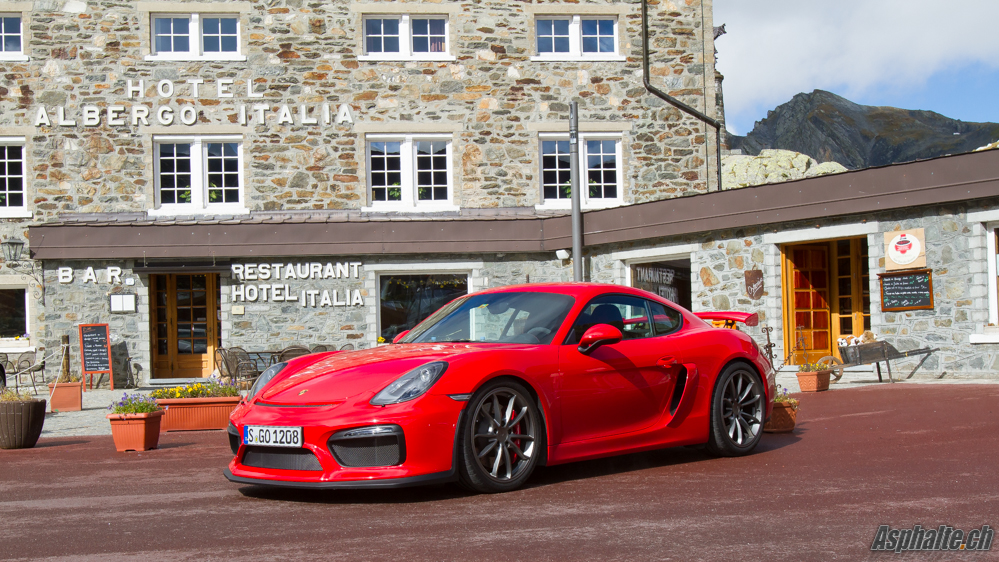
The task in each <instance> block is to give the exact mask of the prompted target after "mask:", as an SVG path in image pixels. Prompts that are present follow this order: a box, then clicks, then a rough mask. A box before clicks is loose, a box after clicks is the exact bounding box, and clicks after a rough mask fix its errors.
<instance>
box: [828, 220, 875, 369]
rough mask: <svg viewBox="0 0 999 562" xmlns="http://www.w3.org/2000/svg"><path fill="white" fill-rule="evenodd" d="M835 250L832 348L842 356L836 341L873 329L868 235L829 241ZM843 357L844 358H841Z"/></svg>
mask: <svg viewBox="0 0 999 562" xmlns="http://www.w3.org/2000/svg"><path fill="white" fill-rule="evenodd" d="M829 246H830V248H829V250H830V252H832V255H833V261H832V264H831V265H832V278H833V280H834V282H833V287H832V289H833V299H832V302H833V309H832V321H833V322H832V326H833V335H832V338H833V342H834V345H833V347H834V348H836V349H834V352H835V353H834V355H836V356H837V357H839V349H838V346H836V345H835V342H836V340H838V339H839V338H842V337H849V336H859V335H862V334H863V333H864V330H870V329H871V287H870V271H869V265H868V261H867V257H868V247H867V239H866V238H851V239H847V240H836V241H834V242H830V243H829ZM840 359H842V357H840Z"/></svg>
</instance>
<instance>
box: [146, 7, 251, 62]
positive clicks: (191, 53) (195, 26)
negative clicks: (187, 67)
mask: <svg viewBox="0 0 999 562" xmlns="http://www.w3.org/2000/svg"><path fill="white" fill-rule="evenodd" d="M185 17H186V18H187V19H188V22H189V24H188V45H189V47H190V50H188V51H170V52H164V53H159V52H156V20H157V18H170V19H183V18H185ZM203 18H225V19H234V20H236V49H237V50H236V52H235V53H226V52H219V53H216V52H211V53H206V52H205V51H204V37H203V34H202V27H201V26H202V22H201V20H202V19H203ZM145 60H149V61H197V60H206V61H245V60H246V54H245V53H243V18H242V17H241V15H240V14H239V13H208V12H205V13H199V12H193V13H189V12H152V13H150V14H149V54H148V55H147V56H146V57H145Z"/></svg>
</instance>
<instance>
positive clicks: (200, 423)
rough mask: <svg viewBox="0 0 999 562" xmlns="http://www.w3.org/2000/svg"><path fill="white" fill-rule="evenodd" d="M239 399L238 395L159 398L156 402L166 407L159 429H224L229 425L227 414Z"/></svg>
mask: <svg viewBox="0 0 999 562" xmlns="http://www.w3.org/2000/svg"><path fill="white" fill-rule="evenodd" d="M239 401H240V397H239V396H225V397H220V398H159V399H157V400H156V403H157V404H159V405H160V406H161V407H163V408H165V409H166V414H164V416H163V424H162V425H161V426H160V431H192V430H199V429H225V428H226V427H228V426H229V416H230V415H231V414H232V411H233V410H234V409H236V406H237V405H239Z"/></svg>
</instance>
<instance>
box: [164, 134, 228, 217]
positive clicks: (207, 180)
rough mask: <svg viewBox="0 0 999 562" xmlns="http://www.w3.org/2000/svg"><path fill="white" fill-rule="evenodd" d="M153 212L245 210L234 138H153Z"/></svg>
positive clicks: (177, 212)
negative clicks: (154, 193) (154, 203)
mask: <svg viewBox="0 0 999 562" xmlns="http://www.w3.org/2000/svg"><path fill="white" fill-rule="evenodd" d="M154 141H155V144H156V149H155V150H156V159H155V175H156V195H157V197H156V199H157V202H158V209H157V212H156V213H154V214H157V213H158V214H185V213H197V212H212V213H245V212H246V208H245V205H244V196H243V148H242V143H241V142H240V139H239V138H238V137H231V136H222V137H157V138H156V139H154Z"/></svg>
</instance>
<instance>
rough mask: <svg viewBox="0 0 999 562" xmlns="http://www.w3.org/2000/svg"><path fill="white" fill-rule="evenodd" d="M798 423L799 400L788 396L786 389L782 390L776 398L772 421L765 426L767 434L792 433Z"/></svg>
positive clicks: (764, 429) (771, 415) (771, 416)
mask: <svg viewBox="0 0 999 562" xmlns="http://www.w3.org/2000/svg"><path fill="white" fill-rule="evenodd" d="M797 421H798V400H796V399H794V398H791V397H790V396H789V395H788V394H787V389H786V388H781V390H780V391H778V392H777V396H775V397H774V410H773V412H772V413H771V414H770V419H769V420H768V421H767V423H765V424H763V431H765V432H767V433H790V432H791V431H792V430H794V424H795V423H796V422H797Z"/></svg>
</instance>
